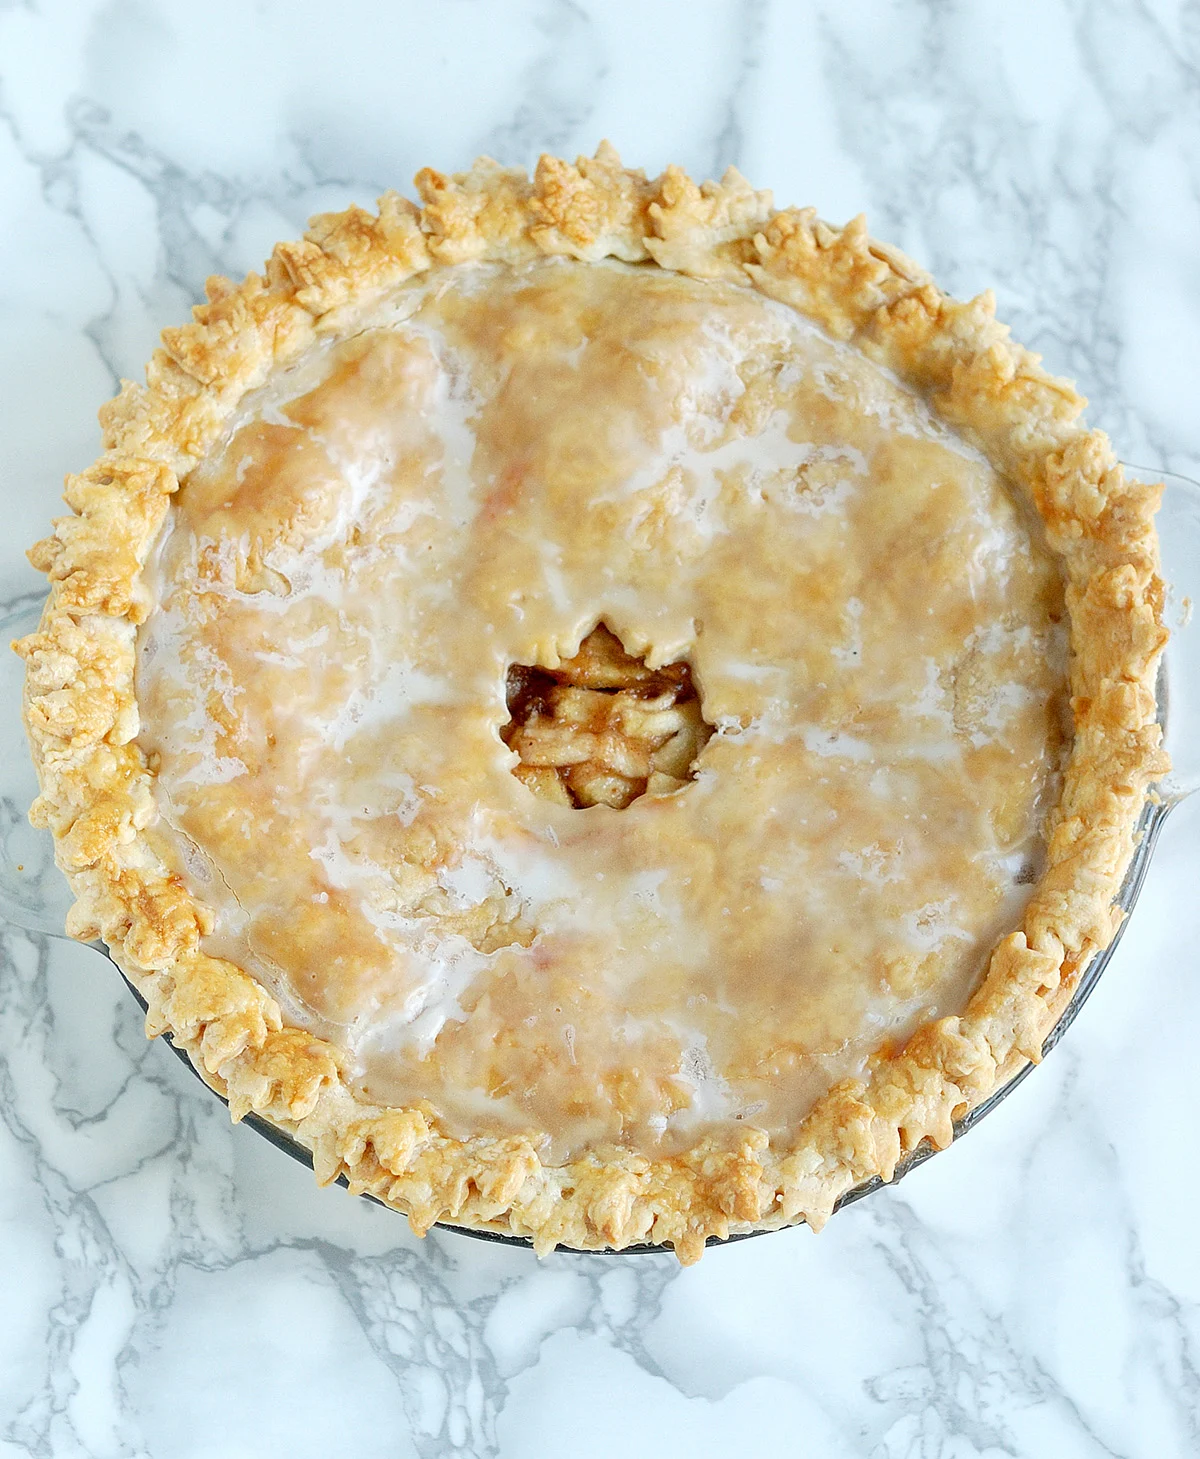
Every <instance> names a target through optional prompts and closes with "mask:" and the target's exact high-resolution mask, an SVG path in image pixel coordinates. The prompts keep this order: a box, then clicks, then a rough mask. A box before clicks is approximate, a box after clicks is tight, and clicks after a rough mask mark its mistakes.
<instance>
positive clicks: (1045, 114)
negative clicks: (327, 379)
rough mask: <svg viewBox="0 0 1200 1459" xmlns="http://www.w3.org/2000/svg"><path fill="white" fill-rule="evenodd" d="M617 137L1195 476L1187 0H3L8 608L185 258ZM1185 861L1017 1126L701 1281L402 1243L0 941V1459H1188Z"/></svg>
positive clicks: (974, 1139) (1195, 237)
mask: <svg viewBox="0 0 1200 1459" xmlns="http://www.w3.org/2000/svg"><path fill="white" fill-rule="evenodd" d="M603 136H608V137H610V138H611V139H612V140H613V141H614V142H615V143H616V144H617V146H618V147H619V148H620V149H621V151H622V153H623V154H624V155H625V157H626V159H627V160H628V161H630V162H632V163H636V164H637V165H640V166H644V167H646V168H647V169H650V170H658V169H659V168H661V167H662V166H663V165H664V164H665V163H666V162H668V161H671V160H677V161H680V162H682V163H684V164H685V165H686V166H687V167H688V168H689V169H690V170H691V171H693V172H694V173H698V174H700V175H704V176H709V175H714V174H718V173H719V172H720V171H721V170H722V169H723V168H724V167H725V165H726V164H728V163H731V162H732V163H735V164H736V165H737V166H738V167H740V168H741V169H742V170H743V171H744V172H745V173H746V174H747V175H748V176H749V177H750V178H751V179H752V180H753V181H754V182H755V184H756V185H757V186H760V187H770V188H773V189H774V191H775V194H776V197H777V199H779V200H780V201H786V202H803V203H813V204H815V205H816V206H817V207H818V208H819V209H820V211H821V212H822V214H823V215H824V216H826V217H829V218H831V219H834V220H839V221H840V220H843V219H845V218H847V217H849V216H851V215H852V214H854V213H857V212H859V211H860V210H863V211H866V213H867V215H868V217H869V219H870V221H871V224H872V227H873V230H874V231H875V232H876V233H878V234H879V235H880V236H881V237H885V238H888V239H890V240H892V241H894V242H896V243H898V244H899V245H900V246H901V247H903V248H904V249H906V250H907V251H909V252H910V253H912V254H913V255H915V256H916V257H917V258H918V259H920V260H921V261H923V262H924V263H926V264H928V265H929V266H931V267H932V269H933V270H934V272H935V273H936V275H937V276H938V278H939V279H940V281H941V282H942V283H943V285H945V286H946V287H948V288H950V289H951V290H953V291H954V292H955V293H958V294H960V295H967V294H970V293H973V292H976V291H978V290H979V289H981V288H984V287H986V286H988V285H993V286H994V287H995V288H996V290H997V293H998V296H999V303H1000V312H1001V315H1002V317H1004V318H1005V319H1007V320H1009V321H1010V322H1011V323H1012V324H1013V326H1014V329H1015V332H1016V334H1017V336H1018V338H1020V339H1022V340H1023V341H1024V342H1026V343H1028V344H1029V345H1031V346H1032V347H1034V348H1036V349H1038V350H1040V351H1042V352H1043V353H1044V355H1045V357H1046V360H1047V362H1048V364H1049V365H1050V366H1051V367H1052V368H1054V369H1055V370H1058V371H1060V372H1062V373H1065V374H1069V375H1072V376H1075V377H1076V378H1077V379H1078V380H1079V381H1080V384H1081V386H1082V388H1083V389H1084V391H1085V392H1086V394H1088V395H1089V396H1090V397H1091V400H1092V407H1091V417H1092V419H1093V420H1094V421H1095V422H1096V423H1098V424H1100V425H1102V426H1104V427H1105V428H1106V429H1107V430H1108V431H1109V432H1110V433H1111V434H1112V436H1113V438H1114V440H1115V441H1116V442H1117V443H1118V445H1119V448H1120V450H1121V452H1122V454H1123V455H1124V456H1125V457H1126V458H1127V459H1131V460H1135V461H1139V462H1146V463H1149V464H1151V465H1154V466H1157V467H1161V468H1171V469H1174V470H1177V471H1181V472H1185V473H1188V472H1190V473H1191V474H1193V475H1195V474H1198V471H1200V455H1198V454H1197V453H1198V452H1200V430H1198V429H1197V426H1196V387H1197V382H1198V381H1200V284H1198V283H1197V272H1196V265H1195V261H1196V258H1197V245H1198V243H1200V5H1197V4H1196V3H1195V0H1137V3H1134V0H972V3H967V0H961V3H954V0H942V3H932V0H923V3H922V0H903V3H895V4H893V3H885V0H859V3H855V4H852V5H847V4H844V3H832V0H830V3H792V0H746V3H713V0H690V3H687V4H684V3H682V0H665V3H659V4H645V3H640V4H635V3H632V0H605V3H603V4H602V3H599V0H501V3H484V0H448V3H443V4H439V5H430V4H418V3H415V0H402V3H397V0H393V3H386V0H385V3H383V4H380V3H379V0H342V3H341V4H340V5H338V6H336V7H334V6H331V5H329V4H327V3H326V4H320V5H318V4H315V3H309V0H305V3H285V0H260V3H257V4H254V5H249V4H246V3H242V0H207V3H206V4H204V5H198V4H194V3H182V0H0V385H2V388H0V506H2V509H3V513H4V521H5V530H4V533H3V535H2V539H0V607H3V606H5V605H8V606H11V605H13V604H16V603H18V602H20V601H22V600H24V599H26V598H27V599H28V601H30V602H32V601H34V600H35V597H36V595H37V594H38V592H39V580H38V578H37V577H36V575H35V574H34V573H33V571H32V570H31V569H30V568H29V567H28V566H27V565H26V563H25V561H24V558H23V556H22V550H23V548H24V547H25V546H26V545H27V544H28V543H30V542H32V541H33V540H34V539H35V538H36V537H38V536H40V535H42V534H43V532H44V530H45V526H46V522H47V520H48V518H49V516H50V515H51V514H52V513H53V512H54V511H55V510H56V508H57V505H58V495H59V491H60V489H61V478H62V475H63V473H64V472H65V471H68V470H75V469H79V468H81V467H82V466H84V465H85V464H86V463H87V462H88V461H90V460H91V458H92V456H93V455H94V453H95V452H96V450H97V446H98V432H97V428H96V425H95V412H96V408H97V406H98V405H99V404H100V403H101V402H102V401H103V400H104V399H106V398H107V397H108V396H109V395H110V394H111V393H112V392H113V390H114V388H115V387H116V384H117V381H118V378H119V377H121V376H138V375H140V370H141V366H142V364H143V362H144V360H145V359H146V357H147V356H148V355H149V352H150V350H151V348H152V347H153V345H154V343H155V340H156V336H157V334H158V331H159V330H160V329H161V328H162V327H163V326H164V325H167V324H172V323H177V322H180V321H181V320H182V319H183V318H185V317H186V313H187V308H188V306H189V305H190V304H191V303H192V302H193V301H194V300H195V299H196V298H197V297H198V296H199V294H200V290H201V285H202V282H203V279H204V278H205V276H206V275H208V274H210V273H213V272H223V273H234V274H241V273H242V272H244V271H245V270H246V269H248V268H251V267H256V266H257V265H258V264H259V263H260V261H261V259H262V258H263V257H264V255H265V254H266V252H267V251H268V249H269V247H270V245H271V243H272V242H273V241H274V240H275V239H277V238H282V237H291V236H294V235H296V234H297V233H298V232H299V231H300V230H301V229H302V227H303V226H304V223H305V220H306V218H307V217H308V216H309V215H310V214H312V213H314V212H317V211H321V210H324V209H329V208H337V207H342V206H344V205H346V204H347V203H348V202H350V201H352V200H358V201H360V202H363V203H369V202H370V201H371V200H372V199H373V198H374V197H375V196H376V195H377V193H378V192H380V191H381V190H382V189H384V188H385V187H388V186H401V187H405V186H407V184H408V181H409V179H410V178H411V176H412V174H413V173H414V171H415V170H416V169H417V168H418V167H419V166H421V165H423V164H426V163H433V164H434V165H437V166H439V167H441V168H443V169H454V168H458V167H461V166H463V165H465V164H467V163H468V162H469V161H470V159H471V158H472V157H473V156H474V155H476V154H477V153H480V152H487V153H490V154H492V155H493V156H496V157H498V158H500V159H501V160H503V161H506V162H521V163H529V162H532V160H533V159H534V158H535V157H536V155H537V153H538V151H539V150H541V149H550V150H555V151H559V152H562V153H566V154H567V155H573V154H574V153H576V152H577V151H581V150H588V151H590V150H591V149H592V148H593V147H594V145H595V143H596V142H597V141H598V140H599V138H601V137H603ZM6 682H9V683H11V676H10V678H9V680H7V681H6ZM0 715H2V716H3V719H2V722H0V735H2V737H3V738H2V741H0V759H3V760H4V761H5V763H10V762H11V763H16V760H17V759H19V757H21V756H22V755H23V754H24V750H23V747H22V745H21V742H20V733H19V728H18V726H17V723H16V718H15V713H14V708H13V704H12V695H11V693H8V694H7V695H6V697H5V699H4V702H3V703H2V704H0ZM1198 800H1200V798H1198ZM1198 873H1200V804H1197V803H1196V802H1191V803H1188V804H1187V805H1185V806H1184V807H1183V808H1182V809H1181V810H1179V811H1178V812H1176V813H1175V815H1174V816H1173V817H1172V818H1171V820H1170V822H1169V823H1168V825H1167V828H1166V831H1165V833H1164V835H1163V838H1162V842H1161V845H1160V847H1159V851H1158V855H1157V858H1156V861H1155V865H1154V866H1153V868H1152V871H1151V875H1150V879H1149V882H1148V885H1147V889H1146V891H1145V892H1144V894H1143V899H1142V902H1141V904H1140V905H1139V907H1138V910H1137V913H1136V916H1135V917H1134V919H1133V920H1132V922H1131V924H1130V928H1129V931H1128V934H1127V936H1126V938H1125V940H1124V942H1123V944H1122V945H1121V947H1120V949H1119V951H1118V953H1117V955H1116V957H1115V958H1114V960H1113V962H1112V964H1111V966H1110V967H1109V969H1108V971H1107V973H1106V974H1105V976H1104V978H1103V979H1102V981H1101V983H1100V986H1099V988H1098V990H1097V991H1096V993H1095V994H1094V995H1093V997H1092V999H1091V1001H1090V1002H1089V1004H1088V1005H1087V1007H1086V1008H1085V1010H1084V1011H1083V1013H1082V1015H1081V1017H1080V1018H1079V1020H1078V1022H1077V1024H1076V1025H1075V1027H1074V1028H1073V1029H1072V1030H1071V1032H1070V1034H1069V1035H1068V1037H1067V1038H1066V1040H1065V1041H1064V1043H1063V1044H1062V1045H1061V1046H1060V1047H1059V1048H1058V1049H1057V1050H1056V1051H1055V1053H1054V1054H1053V1055H1052V1056H1051V1057H1050V1058H1049V1059H1048V1060H1047V1062H1046V1063H1045V1065H1044V1066H1043V1067H1042V1068H1041V1069H1040V1070H1038V1071H1036V1072H1035V1074H1034V1076H1033V1077H1032V1078H1030V1079H1028V1080H1027V1081H1026V1082H1025V1083H1024V1084H1023V1085H1022V1086H1021V1088H1020V1089H1019V1090H1018V1091H1017V1092H1016V1093H1015V1094H1014V1095H1013V1096H1012V1097H1011V1098H1010V1099H1008V1100H1007V1101H1006V1102H1005V1103H1004V1104H1003V1105H1002V1106H1001V1107H1000V1108H999V1110H998V1111H997V1112H996V1113H994V1114H993V1115H991V1116H990V1117H989V1118H988V1119H987V1120H986V1121H984V1122H983V1124H982V1125H981V1126H980V1127H978V1128H977V1129H976V1130H974V1131H973V1132H972V1133H971V1135H970V1136H969V1138H967V1139H965V1140H964V1141H963V1142H961V1143H960V1144H959V1145H956V1146H955V1147H954V1148H953V1149H951V1150H950V1151H948V1152H946V1153H945V1154H943V1155H940V1156H939V1157H937V1158H936V1159H935V1160H933V1161H932V1162H930V1163H929V1164H928V1165H926V1166H925V1167H923V1168H922V1169H920V1170H919V1171H918V1172H916V1173H915V1174H913V1175H912V1177H911V1178H910V1179H909V1180H908V1181H906V1182H905V1183H904V1184H903V1185H901V1186H899V1187H898V1188H896V1189H895V1190H892V1191H886V1192H884V1193H882V1194H879V1195H876V1196H874V1197H872V1198H871V1199H870V1200H867V1201H865V1202H862V1203H860V1204H859V1205H856V1206H854V1207H852V1208H850V1209H848V1210H846V1211H844V1212H842V1213H841V1214H840V1215H839V1216H838V1217H836V1218H835V1219H834V1220H833V1221H832V1222H831V1223H830V1225H829V1226H828V1228H827V1229H826V1230H825V1232H824V1233H822V1234H821V1235H820V1236H819V1237H814V1236H813V1235H812V1233H811V1232H809V1231H807V1230H803V1229H801V1230H795V1231H790V1232H785V1233H780V1234H777V1235H773V1236H768V1237H765V1238H762V1239H760V1240H756V1241H750V1242H744V1243H741V1244H738V1245H735V1246H730V1247H728V1248H725V1249H720V1250H713V1251H710V1252H709V1253H708V1254H707V1255H706V1257H705V1259H704V1260H703V1261H702V1262H701V1263H700V1265H699V1266H698V1267H696V1268H693V1269H690V1270H687V1271H681V1270H680V1269H679V1268H678V1267H677V1266H676V1265H675V1263H674V1262H673V1261H672V1260H671V1259H669V1258H667V1257H660V1256H640V1257H626V1258H619V1257H581V1256H568V1255H561V1254H560V1255H555V1256H552V1257H550V1258H548V1259H547V1260H545V1261H542V1262H538V1261H537V1260H535V1259H534V1257H533V1256H532V1255H530V1254H528V1253H526V1252H523V1251H514V1250H510V1249H505V1248H500V1247H495V1246H490V1245H486V1244H483V1243H479V1242H475V1241H471V1240H468V1239H465V1238H463V1237H457V1236H454V1235H451V1234H435V1235H432V1236H431V1237H429V1238H428V1240H426V1241H424V1242H422V1241H418V1240H416V1239H415V1238H414V1237H413V1236H412V1235H411V1234H410V1233H409V1231H408V1228H407V1225H406V1223H405V1222H404V1220H403V1219H402V1218H401V1217H399V1216H397V1215H395V1214H393V1213H391V1212H388V1211H385V1210H381V1209H376V1208H372V1207H371V1206H369V1205H368V1204H366V1203H365V1202H362V1201H356V1200H353V1199H351V1198H349V1197H348V1196H346V1194H345V1193H344V1192H342V1191H339V1190H337V1189H331V1190H325V1191H320V1190H318V1189H317V1188H316V1187H315V1186H314V1184H313V1182H312V1179H311V1177H310V1175H309V1174H308V1173H307V1172H306V1171H304V1170H303V1169H301V1168H300V1167H299V1166H297V1165H295V1164H293V1163H292V1162H291V1161H290V1160H288V1159H287V1158H286V1157H285V1156H284V1155H282V1154H280V1153H279V1152H278V1151H276V1150H275V1149H273V1148H272V1147H271V1146H269V1145H268V1144H267V1143H266V1142H265V1141H263V1140H262V1139H260V1138H258V1137H257V1136H256V1135H254V1134H253V1133H252V1132H251V1131H249V1130H247V1129H242V1128H234V1127H232V1126H231V1125H230V1123H229V1120H228V1118H227V1116H226V1114H225V1112H224V1110H223V1109H222V1107H221V1106H220V1105H219V1104H218V1103H217V1102H216V1101H215V1100H214V1099H213V1098H211V1096H209V1095H208V1094H207V1093H206V1091H205V1090H203V1089H202V1088H201V1087H200V1086H199V1084H198V1083H197V1081H196V1080H195V1079H193V1078H191V1077H190V1076H189V1075H188V1073H187V1072H186V1071H185V1070H184V1069H182V1068H181V1067H180V1066H179V1064H178V1063H177V1062H176V1060H175V1059H173V1058H172V1057H171V1055H170V1053H169V1052H168V1051H167V1049H165V1048H164V1047H162V1046H160V1045H149V1044H147V1043H146V1042H145V1041H144V1039H143V1035H142V1028H141V1019H140V1016H139V1013H138V1010H137V1009H136V1007H135V1006H134V1004H133V1002H132V1001H131V999H130V998H129V996H128V994H127V993H126V991H125V989H124V987H123V985H122V984H121V982H120V980H119V979H118V978H117V976H116V975H115V973H114V971H113V970H112V968H111V967H110V966H109V965H108V964H106V963H105V962H103V961H102V960H101V959H100V958H99V956H98V955H97V954H95V953H94V952H91V951H89V950H87V949H85V948H79V947H74V946H67V945H64V944H62V943H59V942H54V941H50V940H47V939H45V938H41V937H36V936H29V935H24V934H21V933H18V932H16V931H15V930H12V929H10V930H7V931H4V932H0V1456H3V1459H8V1456H13V1459H16V1456H21V1459H26V1456H53V1459H60V1456H62V1459H65V1456H76V1455H79V1456H87V1459H108V1456H114V1459H115V1456H149V1459H251V1456H253V1459H258V1456H264V1455H275V1454H286V1455H289V1456H291V1459H308V1456H317V1455H325V1454H327V1453H331V1452H337V1451H339V1450H340V1449H341V1448H343V1447H347V1448H349V1450H350V1452H352V1453H354V1454H355V1455H356V1456H358V1459H374V1456H376V1455H378V1456H381V1459H382V1456H389V1459H393V1456H405V1455H420V1456H426V1459H428V1456H436V1459H441V1456H445V1455H451V1454H455V1455H457V1454H461V1455H468V1456H472V1459H476V1456H477V1459H491V1456H503V1459H544V1456H546V1455H548V1454H554V1453H559V1452H563V1451H567V1452H570V1453H571V1454H572V1455H573V1456H574V1459H588V1456H597V1459H599V1456H604V1459H608V1456H611V1455H612V1454H613V1453H614V1452H620V1453H623V1454H628V1455H630V1456H631V1459H641V1456H654V1459H674V1456H679V1459H683V1456H689V1459H690V1456H697V1455H707V1454H714V1455H715V1454H724V1453H731V1452H732V1453H741V1452H744V1451H746V1450H747V1449H749V1448H750V1447H751V1446H752V1447H753V1448H754V1449H755V1450H762V1451H764V1452H768V1453H780V1454H788V1455H790V1454H800V1453H802V1454H804V1455H806V1456H807V1455H812V1456H816V1459H843V1456H845V1459H852V1456H860V1455H861V1456H867V1455H870V1456H876V1459H975V1456H979V1459H982V1456H987V1459H995V1456H1001V1455H1019V1456H1035V1459H1042V1456H1046V1459H1092V1456H1097V1459H1098V1456H1102V1455H1105V1456H1111V1455H1119V1456H1139V1459H1140V1456H1147V1459H1171V1456H1190V1455H1195V1454H1196V1453H1198V1452H1200V1371H1198V1365H1200V1354H1198V1343H1200V1305H1198V1304H1200V1258H1198V1249H1200V1248H1198V1244H1197V1242H1196V1239H1195V1235H1194V1225H1195V1215H1194V1206H1195V1203H1196V1199H1197V1196H1198V1195H1200V1184H1198V1179H1197V1176H1196V1174H1195V1173H1194V1168H1193V1165H1192V1160H1193V1152H1194V1149H1195V1141H1196V1136H1195V1121H1194V1118H1193V1117H1192V1116H1191V1113H1190V1109H1189V1097H1190V1090H1191V1083H1192V1078H1191V1076H1190V1075H1189V1074H1188V1072H1187V1071H1188V1069H1189V1068H1193V1067H1194V1062H1193V1061H1194V1057H1195V1056H1194V1047H1195V1041H1196V1040H1195V1035H1196V1030H1197V1028H1198V1027H1200V981H1198V980H1197V978H1196V977H1195V971H1196V965H1197V952H1196V948H1197V945H1198V944H1200V906H1198V902H1197V897H1196V894H1195V888H1196V886H1197V874H1198ZM568 1436H569V1437H568Z"/></svg>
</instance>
